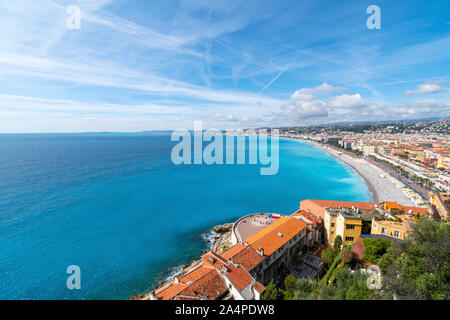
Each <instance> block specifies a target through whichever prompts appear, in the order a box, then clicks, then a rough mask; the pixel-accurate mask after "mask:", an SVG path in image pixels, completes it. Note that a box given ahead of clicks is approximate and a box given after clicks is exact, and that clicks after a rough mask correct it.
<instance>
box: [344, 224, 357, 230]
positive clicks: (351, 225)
mask: <svg viewBox="0 0 450 320" xmlns="http://www.w3.org/2000/svg"><path fill="white" fill-rule="evenodd" d="M345 229H347V230H355V225H354V224H346V225H345Z"/></svg>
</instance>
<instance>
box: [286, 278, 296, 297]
mask: <svg viewBox="0 0 450 320" xmlns="http://www.w3.org/2000/svg"><path fill="white" fill-rule="evenodd" d="M297 280H298V278H296V277H294V276H293V275H288V276H287V277H286V278H285V279H284V287H285V288H286V290H285V291H284V299H285V300H292V299H293V298H294V295H295V290H296V284H297Z"/></svg>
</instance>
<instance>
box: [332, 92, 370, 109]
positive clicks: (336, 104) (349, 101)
mask: <svg viewBox="0 0 450 320" xmlns="http://www.w3.org/2000/svg"><path fill="white" fill-rule="evenodd" d="M369 104H370V102H369V101H366V100H364V99H363V98H362V97H361V95H360V94H359V93H357V94H353V95H349V94H343V95H341V96H337V97H334V98H332V99H331V101H330V106H331V107H333V108H362V107H365V106H368V105H369Z"/></svg>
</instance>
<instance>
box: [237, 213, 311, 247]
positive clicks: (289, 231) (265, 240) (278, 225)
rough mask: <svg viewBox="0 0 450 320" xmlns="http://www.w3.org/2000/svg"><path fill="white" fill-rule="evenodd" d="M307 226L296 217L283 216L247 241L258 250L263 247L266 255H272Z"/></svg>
mask: <svg viewBox="0 0 450 320" xmlns="http://www.w3.org/2000/svg"><path fill="white" fill-rule="evenodd" d="M305 227H306V225H305V224H304V223H303V222H301V221H299V220H298V219H296V218H293V217H282V218H280V219H278V220H277V221H275V222H273V223H272V224H270V225H268V226H267V227H265V228H264V229H262V230H260V231H258V232H257V233H256V234H254V235H253V236H251V237H250V238H247V239H246V240H245V241H246V242H247V243H248V244H250V245H251V246H252V247H253V248H255V249H256V250H258V249H260V248H261V249H263V250H264V255H265V256H270V255H271V254H272V253H274V252H275V251H276V250H278V249H279V248H280V247H281V246H282V245H284V244H285V243H286V242H288V241H289V240H290V239H291V238H292V237H294V236H295V235H296V234H298V233H299V232H300V231H302V230H303V229H304V228H305ZM279 234H281V235H282V236H279Z"/></svg>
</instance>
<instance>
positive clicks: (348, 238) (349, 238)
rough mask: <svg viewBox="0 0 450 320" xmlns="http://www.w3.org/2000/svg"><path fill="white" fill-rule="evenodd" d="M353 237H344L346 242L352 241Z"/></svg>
mask: <svg viewBox="0 0 450 320" xmlns="http://www.w3.org/2000/svg"><path fill="white" fill-rule="evenodd" d="M353 240H354V238H353V237H345V241H348V242H353Z"/></svg>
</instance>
